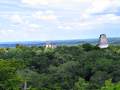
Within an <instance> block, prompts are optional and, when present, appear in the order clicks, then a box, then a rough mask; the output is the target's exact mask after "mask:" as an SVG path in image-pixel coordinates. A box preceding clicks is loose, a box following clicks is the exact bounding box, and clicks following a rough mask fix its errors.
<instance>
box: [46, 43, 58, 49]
mask: <svg viewBox="0 0 120 90" xmlns="http://www.w3.org/2000/svg"><path fill="white" fill-rule="evenodd" d="M45 47H46V48H56V45H55V44H53V43H51V42H46V45H45Z"/></svg>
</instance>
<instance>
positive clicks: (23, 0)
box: [0, 0, 120, 42]
mask: <svg viewBox="0 0 120 90" xmlns="http://www.w3.org/2000/svg"><path fill="white" fill-rule="evenodd" d="M103 33H104V34H106V35H107V36H108V37H120V0H0V42H6V41H33V40H41V41H44V40H66V39H87V38H98V37H99V35H100V34H103Z"/></svg>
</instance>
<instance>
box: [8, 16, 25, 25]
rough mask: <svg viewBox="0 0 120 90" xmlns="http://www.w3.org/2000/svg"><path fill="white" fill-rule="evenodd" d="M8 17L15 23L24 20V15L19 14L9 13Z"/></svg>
mask: <svg viewBox="0 0 120 90" xmlns="http://www.w3.org/2000/svg"><path fill="white" fill-rule="evenodd" d="M7 18H8V19H9V20H10V21H11V22H13V23H15V24H21V23H23V22H24V21H23V18H22V16H20V15H17V14H16V15H8V17H7Z"/></svg>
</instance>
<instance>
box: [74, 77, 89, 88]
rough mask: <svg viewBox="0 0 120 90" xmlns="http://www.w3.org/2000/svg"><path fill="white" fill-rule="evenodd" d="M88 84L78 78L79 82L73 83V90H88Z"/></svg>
mask: <svg viewBox="0 0 120 90" xmlns="http://www.w3.org/2000/svg"><path fill="white" fill-rule="evenodd" d="M88 87H89V83H88V82H86V81H85V80H84V79H82V78H79V80H78V81H77V82H76V83H75V86H74V90H88Z"/></svg>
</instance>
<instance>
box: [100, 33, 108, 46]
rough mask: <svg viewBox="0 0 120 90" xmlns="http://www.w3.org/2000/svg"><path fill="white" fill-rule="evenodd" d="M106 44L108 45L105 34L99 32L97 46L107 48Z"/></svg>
mask: <svg viewBox="0 0 120 90" xmlns="http://www.w3.org/2000/svg"><path fill="white" fill-rule="evenodd" d="M108 46H109V44H108V39H107V37H106V35H105V34H101V35H100V38H99V44H98V47H99V48H107V47H108Z"/></svg>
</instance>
